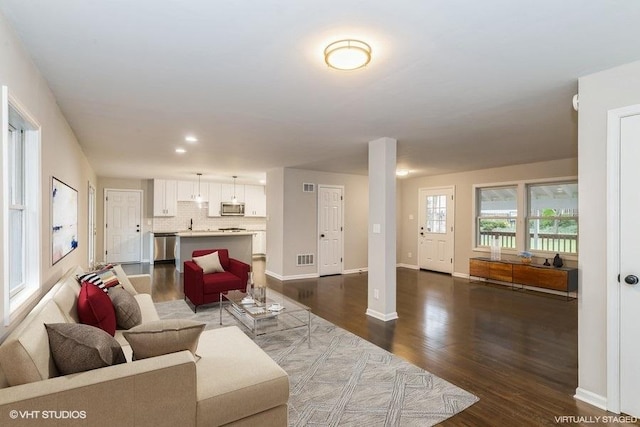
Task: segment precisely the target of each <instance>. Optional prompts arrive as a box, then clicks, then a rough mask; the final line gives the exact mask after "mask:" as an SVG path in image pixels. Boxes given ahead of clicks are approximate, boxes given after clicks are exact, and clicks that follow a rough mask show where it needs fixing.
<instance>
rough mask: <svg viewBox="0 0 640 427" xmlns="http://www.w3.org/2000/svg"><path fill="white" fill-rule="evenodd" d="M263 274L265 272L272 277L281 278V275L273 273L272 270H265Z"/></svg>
mask: <svg viewBox="0 0 640 427" xmlns="http://www.w3.org/2000/svg"><path fill="white" fill-rule="evenodd" d="M264 274H266V275H267V276H271V277H273V278H274V279H278V280H282V276H281V275H279V274H278V273H274V272H273V271H269V270H265V271H264Z"/></svg>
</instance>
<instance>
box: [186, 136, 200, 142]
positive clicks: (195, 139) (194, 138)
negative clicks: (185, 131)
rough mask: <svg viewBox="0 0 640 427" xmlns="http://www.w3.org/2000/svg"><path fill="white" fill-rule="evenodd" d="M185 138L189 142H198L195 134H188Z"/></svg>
mask: <svg viewBox="0 0 640 427" xmlns="http://www.w3.org/2000/svg"><path fill="white" fill-rule="evenodd" d="M184 140H185V141H187V142H198V138H196V137H195V136H193V135H187V136H185V137H184Z"/></svg>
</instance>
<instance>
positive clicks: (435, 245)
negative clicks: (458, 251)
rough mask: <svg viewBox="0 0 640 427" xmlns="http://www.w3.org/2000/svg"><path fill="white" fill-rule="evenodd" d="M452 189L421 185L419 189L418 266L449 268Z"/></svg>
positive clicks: (451, 252) (451, 253)
mask: <svg viewBox="0 0 640 427" xmlns="http://www.w3.org/2000/svg"><path fill="white" fill-rule="evenodd" d="M453 193H454V189H453V187H446V188H422V189H420V191H419V197H420V200H419V203H418V205H419V206H418V208H419V221H420V224H419V230H418V267H419V268H420V269H424V270H432V271H439V272H442V273H449V274H451V273H452V272H453V241H454V232H455V230H454V227H453V218H454V216H453V207H454V198H453V197H454V196H453Z"/></svg>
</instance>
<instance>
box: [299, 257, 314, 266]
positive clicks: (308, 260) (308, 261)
mask: <svg viewBox="0 0 640 427" xmlns="http://www.w3.org/2000/svg"><path fill="white" fill-rule="evenodd" d="M302 265H313V254H298V255H296V266H298V267H299V266H302Z"/></svg>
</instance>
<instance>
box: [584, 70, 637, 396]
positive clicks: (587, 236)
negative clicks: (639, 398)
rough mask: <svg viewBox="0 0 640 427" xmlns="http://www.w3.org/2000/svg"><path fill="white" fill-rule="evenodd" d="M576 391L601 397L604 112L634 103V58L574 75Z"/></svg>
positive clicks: (603, 385)
mask: <svg viewBox="0 0 640 427" xmlns="http://www.w3.org/2000/svg"><path fill="white" fill-rule="evenodd" d="M579 93H580V114H579V120H578V148H579V161H578V169H579V182H580V187H579V191H580V194H579V197H580V230H589V232H588V233H584V232H581V233H580V246H579V252H580V259H579V268H580V276H579V294H578V298H579V303H578V328H579V329H578V395H581V394H585V393H586V394H587V395H588V394H589V393H591V394H594V395H595V396H596V398H597V397H600V398H601V400H603V401H606V396H607V372H606V346H605V344H606V341H607V332H606V324H607V322H606V320H607V306H606V301H607V278H606V277H605V273H606V263H607V256H606V240H607V235H606V221H607V215H606V208H607V194H606V179H607V168H606V143H607V112H608V111H609V110H612V109H615V108H620V107H625V106H628V105H633V104H639V103H640V62H633V63H631V64H627V65H624V66H621V67H616V68H612V69H610V70H606V71H603V72H600V73H596V74H591V75H589V76H585V77H582V78H580V80H579Z"/></svg>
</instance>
